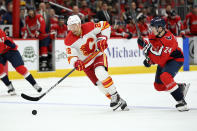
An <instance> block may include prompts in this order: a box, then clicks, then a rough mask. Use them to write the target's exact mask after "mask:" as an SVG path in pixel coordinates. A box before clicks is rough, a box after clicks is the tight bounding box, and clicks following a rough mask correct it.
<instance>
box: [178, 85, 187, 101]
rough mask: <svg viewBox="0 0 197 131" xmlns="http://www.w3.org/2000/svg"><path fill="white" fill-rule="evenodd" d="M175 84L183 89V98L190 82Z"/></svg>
mask: <svg viewBox="0 0 197 131" xmlns="http://www.w3.org/2000/svg"><path fill="white" fill-rule="evenodd" d="M177 84H178V86H179V87H181V88H182V90H183V96H184V98H185V96H186V94H187V92H188V89H189V87H190V83H188V84H186V83H177Z"/></svg>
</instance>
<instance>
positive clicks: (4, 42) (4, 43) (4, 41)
mask: <svg viewBox="0 0 197 131" xmlns="http://www.w3.org/2000/svg"><path fill="white" fill-rule="evenodd" d="M9 50H17V45H16V44H15V43H14V41H13V40H12V39H11V38H9V37H8V36H6V34H5V32H4V31H3V30H2V29H0V54H4V53H6V52H8V51H9Z"/></svg>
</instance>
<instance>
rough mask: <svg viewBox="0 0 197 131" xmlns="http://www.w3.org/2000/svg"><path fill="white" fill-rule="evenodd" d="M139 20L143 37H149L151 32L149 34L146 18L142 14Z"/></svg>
mask: <svg viewBox="0 0 197 131" xmlns="http://www.w3.org/2000/svg"><path fill="white" fill-rule="evenodd" d="M137 20H138V27H139V30H140V32H141V35H143V36H147V35H148V33H149V32H148V25H147V22H146V16H145V15H143V14H142V15H141V16H139V17H138V18H137Z"/></svg>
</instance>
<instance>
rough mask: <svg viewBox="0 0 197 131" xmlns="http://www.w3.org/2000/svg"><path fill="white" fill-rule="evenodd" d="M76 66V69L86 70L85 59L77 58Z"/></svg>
mask: <svg viewBox="0 0 197 131" xmlns="http://www.w3.org/2000/svg"><path fill="white" fill-rule="evenodd" d="M74 67H75V68H76V70H78V71H82V70H84V68H85V64H84V63H83V61H81V60H77V61H76V62H75V63H74Z"/></svg>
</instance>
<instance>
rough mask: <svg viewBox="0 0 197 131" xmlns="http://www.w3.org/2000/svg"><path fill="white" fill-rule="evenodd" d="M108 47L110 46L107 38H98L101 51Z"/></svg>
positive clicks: (98, 46)
mask: <svg viewBox="0 0 197 131" xmlns="http://www.w3.org/2000/svg"><path fill="white" fill-rule="evenodd" d="M98 39H99V38H98ZM107 47H108V45H107V40H106V39H100V40H98V42H97V48H98V49H99V50H100V51H101V52H103V51H104V50H105V49H106V48H107Z"/></svg>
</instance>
